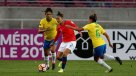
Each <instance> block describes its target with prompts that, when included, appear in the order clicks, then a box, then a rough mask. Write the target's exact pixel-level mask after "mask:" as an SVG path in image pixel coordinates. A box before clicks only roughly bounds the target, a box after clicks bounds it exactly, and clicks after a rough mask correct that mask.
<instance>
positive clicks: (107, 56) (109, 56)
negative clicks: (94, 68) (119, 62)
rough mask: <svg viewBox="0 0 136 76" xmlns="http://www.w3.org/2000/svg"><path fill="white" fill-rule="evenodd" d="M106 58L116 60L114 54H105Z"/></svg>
mask: <svg viewBox="0 0 136 76" xmlns="http://www.w3.org/2000/svg"><path fill="white" fill-rule="evenodd" d="M104 59H106V60H107V59H108V60H115V57H114V56H111V55H108V54H104Z"/></svg>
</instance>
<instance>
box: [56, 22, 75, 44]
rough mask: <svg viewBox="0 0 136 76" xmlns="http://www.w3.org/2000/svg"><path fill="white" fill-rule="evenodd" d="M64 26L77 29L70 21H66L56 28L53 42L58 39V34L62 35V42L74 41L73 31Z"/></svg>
mask: <svg viewBox="0 0 136 76" xmlns="http://www.w3.org/2000/svg"><path fill="white" fill-rule="evenodd" d="M66 25H69V26H73V27H77V25H76V24H74V23H73V22H72V21H70V20H66V21H64V23H63V24H59V25H58V28H57V36H56V38H55V40H54V41H56V40H57V39H58V37H59V35H60V33H62V42H69V41H76V36H75V34H74V30H73V29H70V28H68V27H66Z"/></svg>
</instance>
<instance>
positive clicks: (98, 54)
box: [94, 44, 106, 57]
mask: <svg viewBox="0 0 136 76" xmlns="http://www.w3.org/2000/svg"><path fill="white" fill-rule="evenodd" d="M105 53H106V44H104V45H102V46H98V47H96V48H94V57H102V56H103V55H104V54H105Z"/></svg>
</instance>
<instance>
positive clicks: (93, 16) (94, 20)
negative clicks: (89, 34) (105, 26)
mask: <svg viewBox="0 0 136 76" xmlns="http://www.w3.org/2000/svg"><path fill="white" fill-rule="evenodd" d="M89 19H92V20H93V22H96V21H97V15H96V14H93V15H90V16H89Z"/></svg>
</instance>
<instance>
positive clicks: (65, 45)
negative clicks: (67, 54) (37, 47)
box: [58, 41, 76, 52]
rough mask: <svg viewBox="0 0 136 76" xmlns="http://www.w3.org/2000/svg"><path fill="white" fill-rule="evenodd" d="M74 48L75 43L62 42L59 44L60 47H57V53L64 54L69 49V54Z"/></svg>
mask: <svg viewBox="0 0 136 76" xmlns="http://www.w3.org/2000/svg"><path fill="white" fill-rule="evenodd" d="M75 47H76V41H70V42H62V43H61V44H60V47H59V50H58V51H59V52H64V51H65V50H66V49H69V50H71V52H73V50H74V49H75Z"/></svg>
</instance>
